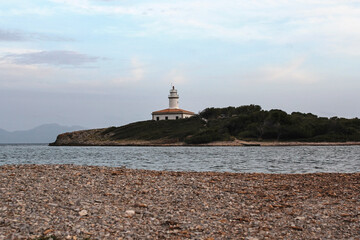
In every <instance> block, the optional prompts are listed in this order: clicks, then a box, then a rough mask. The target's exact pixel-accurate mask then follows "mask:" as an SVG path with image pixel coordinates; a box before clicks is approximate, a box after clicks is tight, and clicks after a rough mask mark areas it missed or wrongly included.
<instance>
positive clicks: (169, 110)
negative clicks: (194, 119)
mask: <svg viewBox="0 0 360 240" xmlns="http://www.w3.org/2000/svg"><path fill="white" fill-rule="evenodd" d="M179 113H183V114H189V115H195V113H193V112H190V111H186V110H183V109H180V108H167V109H163V110H160V111H155V112H152V115H154V114H158V115H164V114H179Z"/></svg>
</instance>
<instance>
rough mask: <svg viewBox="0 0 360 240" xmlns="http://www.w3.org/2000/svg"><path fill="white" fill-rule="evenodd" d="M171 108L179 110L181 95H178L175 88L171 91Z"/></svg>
mask: <svg viewBox="0 0 360 240" xmlns="http://www.w3.org/2000/svg"><path fill="white" fill-rule="evenodd" d="M169 108H170V109H179V95H178V94H177V90H176V89H175V87H174V86H173V87H172V89H171V90H170V95H169Z"/></svg>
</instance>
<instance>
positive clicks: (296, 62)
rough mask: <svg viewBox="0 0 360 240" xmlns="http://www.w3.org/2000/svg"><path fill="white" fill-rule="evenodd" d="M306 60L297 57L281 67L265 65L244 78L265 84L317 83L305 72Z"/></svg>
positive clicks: (316, 77) (310, 74)
mask: <svg viewBox="0 0 360 240" xmlns="http://www.w3.org/2000/svg"><path fill="white" fill-rule="evenodd" d="M305 60H306V58H305V57H299V58H296V59H293V60H292V61H290V62H288V63H286V64H282V65H267V66H264V67H261V68H260V69H258V71H256V72H253V73H251V74H249V75H248V76H246V78H247V79H249V80H254V81H256V82H265V83H284V84H285V83H298V84H312V83H315V82H317V81H319V77H318V76H317V75H316V74H315V73H312V72H310V71H309V70H306V69H305V67H304V63H305Z"/></svg>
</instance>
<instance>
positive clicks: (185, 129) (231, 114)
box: [104, 105, 360, 144]
mask: <svg viewBox="0 0 360 240" xmlns="http://www.w3.org/2000/svg"><path fill="white" fill-rule="evenodd" d="M109 132H113V133H114V135H113V136H112V139H114V140H119V139H142V140H155V139H167V140H168V141H185V142H186V143H189V144H199V143H208V142H213V141H219V140H223V141H227V140H232V139H234V138H238V139H242V140H257V141H314V142H324V141H328V142H335V141H336V142H344V141H360V120H359V119H358V118H355V119H345V118H338V117H333V118H330V119H329V118H324V117H318V116H316V115H313V114H311V113H307V114H305V113H300V112H293V113H291V114H287V113H286V112H284V111H282V110H277V109H274V110H270V111H266V110H262V109H261V107H260V106H258V105H249V106H240V107H227V108H207V109H205V110H203V111H202V112H200V113H199V114H198V115H196V116H194V117H192V118H189V119H180V120H175V121H145V122H138V123H133V124H129V125H126V126H123V127H118V128H115V127H113V128H109V129H107V130H106V132H104V134H106V133H109Z"/></svg>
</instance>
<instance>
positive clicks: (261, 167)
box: [0, 144, 360, 173]
mask: <svg viewBox="0 0 360 240" xmlns="http://www.w3.org/2000/svg"><path fill="white" fill-rule="evenodd" d="M8 164H11V165H13V164H75V165H86V166H110V167H126V168H132V169H148V170H168V171H196V172H205V171H212V172H236V173H318V172H334V173H353V172H360V146H291V147H290V146H289V147H279V146H277V147H256V146H255V147H233V146H232V147H50V146H47V145H45V144H30V145H29V144H27V145H26V144H2V145H0V165H8Z"/></svg>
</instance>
